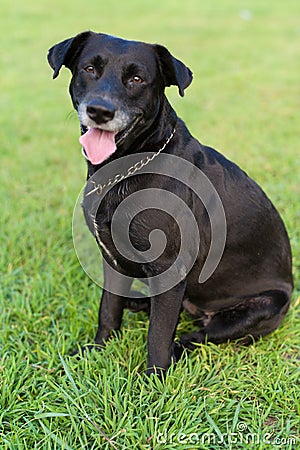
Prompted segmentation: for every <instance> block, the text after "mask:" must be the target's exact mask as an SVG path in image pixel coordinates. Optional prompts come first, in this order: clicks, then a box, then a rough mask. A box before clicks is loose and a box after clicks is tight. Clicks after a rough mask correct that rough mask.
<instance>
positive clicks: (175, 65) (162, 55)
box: [154, 45, 193, 97]
mask: <svg viewBox="0 0 300 450" xmlns="http://www.w3.org/2000/svg"><path fill="white" fill-rule="evenodd" d="M154 48H155V51H156V53H157V55H158V61H159V66H160V71H161V75H162V77H163V80H164V82H165V86H173V85H174V86H178V90H179V94H180V95H181V97H183V96H184V90H185V89H186V88H187V87H188V86H189V85H190V84H191V82H192V80H193V73H192V71H191V70H190V69H189V68H188V67H187V66H186V65H185V64H183V62H181V61H179V60H178V59H176V58H174V56H172V55H171V53H170V52H169V50H167V49H166V47H163V46H162V45H154Z"/></svg>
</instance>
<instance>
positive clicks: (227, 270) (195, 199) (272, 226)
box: [48, 31, 293, 374]
mask: <svg viewBox="0 0 300 450" xmlns="http://www.w3.org/2000/svg"><path fill="white" fill-rule="evenodd" d="M48 61H49V64H50V66H51V67H52V69H53V70H54V75H53V78H56V77H57V76H58V74H59V71H60V69H61V67H62V65H64V66H66V67H67V68H68V69H70V70H71V72H72V79H71V84H70V94H71V98H72V102H73V105H74V108H75V109H76V110H77V111H78V116H79V120H80V124H81V131H82V136H81V138H80V141H81V143H82V146H83V152H84V155H85V157H86V159H87V165H88V181H87V186H88V187H87V189H86V196H85V199H84V201H83V209H84V213H85V217H86V221H87V223H88V226H89V228H90V229H91V231H92V233H93V234H94V236H95V238H96V240H97V242H98V245H99V246H100V247H101V251H102V254H103V257H104V260H103V261H104V276H105V278H106V284H105V286H104V289H103V294H102V299H101V303H100V310H99V327H98V331H97V334H96V338H95V344H97V345H99V346H102V345H103V344H104V343H105V341H106V340H107V339H108V338H109V337H110V335H111V333H112V331H113V330H119V329H120V326H121V321H122V314H123V310H124V308H126V307H129V308H131V309H132V310H142V309H144V310H148V311H149V314H150V325H149V332H148V370H147V374H151V373H153V372H158V373H159V374H163V373H164V371H165V370H166V369H167V368H168V367H169V366H170V364H171V362H172V361H176V360H178V358H179V357H180V355H181V353H182V351H183V349H189V350H192V349H194V348H195V347H196V346H197V344H199V343H202V342H205V341H206V340H207V341H211V342H214V343H216V344H219V343H222V342H226V341H227V340H236V339H238V340H241V342H242V343H244V344H248V343H251V342H252V341H253V340H256V339H258V338H259V337H261V336H264V335H266V334H268V333H270V332H272V331H273V330H275V329H276V328H277V327H278V325H279V324H280V323H281V321H282V320H283V318H284V316H285V314H286V312H287V310H288V307H289V303H290V297H291V293H292V289H293V281H292V274H291V249H290V243H289V239H288V236H287V233H286V230H285V227H284V224H283V222H282V220H281V218H280V216H279V214H278V212H277V211H276V209H275V208H274V206H273V205H272V203H271V202H270V200H269V199H268V198H267V196H266V195H265V194H264V192H263V191H262V190H261V188H260V187H259V186H258V185H257V184H256V183H255V182H254V181H253V180H252V179H251V178H249V177H248V176H247V174H246V173H245V172H243V171H242V170H241V169H240V168H239V167H237V166H236V165H235V164H234V163H232V162H231V161H229V160H227V159H226V158H225V157H224V156H222V155H221V154H220V153H218V152H217V151H215V150H214V149H212V148H209V147H207V146H204V145H202V144H201V143H199V142H198V141H197V140H196V139H195V138H193V137H192V136H191V134H190V133H189V131H188V129H187V127H186V126H185V124H184V122H183V121H182V120H181V119H179V118H178V117H177V115H176V113H175V111H174V110H173V108H172V107H171V106H170V103H169V102H168V100H167V98H166V96H165V87H166V86H170V85H176V86H177V87H178V89H179V93H180V95H181V96H183V95H184V90H185V89H186V88H187V87H188V86H189V85H190V83H191V82H192V72H191V71H190V70H189V69H188V68H187V67H186V66H185V65H184V64H183V63H182V62H181V61H179V60H178V59H176V58H175V57H173V56H172V55H171V54H170V52H169V51H168V50H167V49H166V48H165V47H163V46H161V45H151V44H147V43H143V42H136V41H129V40H123V39H120V38H116V37H113V36H109V35H106V34H101V33H100V34H98V33H94V32H90V31H87V32H83V33H81V34H79V35H77V36H75V37H73V38H70V39H66V40H65V41H63V42H60V43H58V44H57V45H54V46H53V47H52V48H51V49H50V50H49V54H48ZM141 152H142V153H145V152H151V153H150V155H152V157H151V158H150V157H149V158H148V159H147V160H146V161H145V159H143V158H142V159H141V157H140V156H139V154H140V153H141ZM153 152H154V153H153ZM130 155H138V158H137V161H139V162H138V163H137V164H134V165H133V166H132V165H131V164H130V161H131V160H130V158H129V156H130ZM126 156H127V157H128V158H129V159H128V164H127V163H126V158H125V159H124V158H122V157H126ZM142 156H143V155H142ZM171 156H172V157H175V156H176V157H178V158H177V160H176V161H178V162H179V163H178V164H179V170H178V174H179V177H177V178H176V176H174V177H172V176H166V175H164V172H163V171H160V167H161V166H163V165H164V164H165V161H166V159H164V158H167V159H168V158H169V159H170V158H171ZM118 160H120V161H122V164H121V166H119V169H120V171H121V174H120V173H119V174H118V175H117V176H116V177H115V178H114V179H113V182H111V181H110V183H107V180H106V179H103V177H101V180H102V182H106V183H104V185H103V186H101V185H100V183H96V182H95V181H93V184H91V183H90V184H89V180H93V179H94V178H93V177H95V176H96V175H97V173H100V172H101V170H102V169H103V168H105V167H106V166H107V167H108V166H109V163H111V162H115V161H118ZM173 160H174V158H173V159H172V161H173ZM183 160H184V161H185V162H186V164H187V163H189V166H192V167H194V168H195V171H194V172H193V171H191V173H190V175H189V176H190V178H189V180H190V183H191V184H193V183H194V184H195V183H196V184H197V180H198V178H197V177H198V175H197V173H198V174H199V173H200V172H201V173H202V174H204V176H205V177H207V178H208V179H209V180H210V183H211V184H212V185H213V189H215V191H216V192H217V196H218V198H219V199H220V201H221V204H222V207H223V208H224V213H225V218H226V241H225V243H224V246H223V247H224V248H222V249H221V250H222V257H221V258H220V261H219V263H218V265H217V267H216V268H215V270H214V271H213V273H211V274H210V276H209V277H208V278H207V279H206V280H205V281H204V282H203V280H202V282H199V274H200V273H201V269H202V268H203V266H204V263H205V261H206V260H207V258H208V255H209V251H210V248H211V240H212V238H213V236H212V221H213V220H214V219H213V218H212V217H210V216H214V208H217V201H216V195H215V194H214V195H212V196H211V198H208V200H207V204H205V201H203V199H201V198H199V196H198V195H196V194H195V191H194V190H193V189H191V188H190V187H189V186H188V187H187V186H185V185H184V183H183V182H182V180H180V179H179V178H180V172H181V171H182V170H183V171H184V170H185V169H184V168H185V164H183V166H182V167H183V169H181V167H180V166H181V163H180V161H183ZM155 161H156V162H157V161H158V164H156V166H155V167H154V163H155ZM144 166H147V169H148V173H145V172H142V170H140V169H141V168H142V167H144ZM175 166H176V164H171V165H170V164H169V166H168V168H167V169H166V170H167V174H168V173H170V170H173V169H174V167H175ZM132 168H133V169H132ZM196 169H197V170H196ZM151 171H152V174H151V175H149V172H151ZM168 171H169V172H168ZM197 171H198V172H197ZM101 173H102V172H101ZM104 173H105V172H104ZM98 181H99V180H98ZM198 181H199V186H200V191H201V183H202V181H201V182H200V178H199V180H198ZM103 187H104V191H105V188H107V187H109V189H107V192H104V193H103V192H102V190H103ZM149 189H150V190H153V191H154V190H155V192H157V189H159V190H160V191H161V192H162V191H168V192H169V193H170V195H171V193H172V194H175V195H176V196H178V197H181V199H182V200H183V202H184V203H185V205H187V206H188V208H189V210H190V211H192V213H193V216H194V218H195V220H196V223H197V226H198V228H199V233H200V241H199V242H198V243H197V245H196V244H195V245H194V241H192V239H194V237H192V236H190V237H189V236H186V235H183V234H182V232H181V230H180V225H178V223H180V220H181V219H182V220H183V221H184V220H185V221H189V220H190V219H187V217H188V214H187V213H186V208H185V207H183V206H182V205H183V203H180V204H178V207H175V208H173V210H172V211H171V213H170V211H163V209H164V208H163V207H161V206H159V207H157V209H155V208H153V206H152V207H151V208H150V207H149V208H148V207H146V206H145V209H144V211H140V210H138V213H137V210H136V208H135V202H134V201H133V202H131V204H130V203H128V204H127V209H126V214H124V217H125V215H126V216H128V217H127V219H128V220H129V223H130V227H129V228H128V230H127V231H128V233H129V236H130V242H131V244H132V246H131V248H130V250H128V255H127V256H126V255H125V256H124V254H122V252H120V251H119V249H118V248H116V245H115V244H114V239H113V236H112V228H111V227H112V219H113V216H114V213H115V212H116V208H117V207H118V206H119V205H120V204H121V203H122V202H123V201H124V200H126V199H127V198H130V196H133V195H134V194H136V193H138V192H141V191H143V192H147V193H148V192H149ZM99 190H100V191H101V192H100V191H99ZM144 190H145V191H144ZM89 194H91V195H89ZM99 194H101V195H102V197H101V204H99V207H98V206H97V211H96V213H95V214H94V216H93V220H91V218H90V217H91V214H90V208H91V206H90V203H89V199H90V198H92V197H93V196H96V197H97V195H99ZM200 197H201V196H200ZM145 198H146V197H145ZM159 198H160V197H159V196H157V201H159ZM161 198H164V197H163V195H162V197H161ZM170 198H171V197H170ZM172 198H173V197H172ZM167 203H168V200H166V201H165V205H166V210H167ZM145 205H146V203H145ZM183 211H184V212H183ZM208 211H209V212H208ZM172 212H173V213H172ZM222 220H223V219H222ZM217 222H218V221H217ZM219 228H220V233H221V234H222V232H224V230H223V231H222V230H221V228H222V227H219ZM223 228H224V227H223ZM158 229H160V230H162V231H163V232H164V233H165V236H166V238H167V243H166V244H165V247H164V251H163V253H162V254H160V255H158V256H157V257H156V258H148V259H147V258H145V260H143V259H139V258H137V259H136V260H135V259H134V255H133V257H131V256H132V255H131V254H132V253H134V251H135V250H136V254H137V255H141V254H143V252H145V253H147V251H148V250H149V247H151V245H150V234H151V230H158ZM216 229H218V223H217V225H216ZM119 232H120V233H119V239H120V240H121V241H122V239H123V240H124V241H125V236H124V235H123V234H122V233H123V232H124V230H122V227H121V228H120V229H119ZM215 235H216V236H217V234H215ZM189 238H190V240H189ZM184 242H186V243H187V242H192V244H191V245H188V244H186V245H187V249H186V251H185V259H186V260H188V259H189V257H190V252H192V251H193V250H194V247H196V251H197V254H196V257H195V258H194V260H193V261H192V266H191V267H190V268H189V270H188V271H187V270H186V261H185V260H184V258H183V260H181V257H180V258H179V257H178V255H180V254H181V255H182V253H180V245H181V244H183V243H184ZM198 244H199V245H198ZM128 245H129V244H128ZM220 245H221V244H220ZM130 252H131V253H130ZM129 255H131V256H129ZM178 260H179V262H178ZM105 261H106V263H105ZM175 262H176V264H175ZM172 265H173V266H176V269H175V272H176V271H177V272H176V273H177V276H178V277H177V282H173V283H172V284H171V286H169V285H168V283H167V280H166V278H167V276H166V278H164V276H162V277H161V276H159V275H161V274H164V272H165V271H167V269H168V268H169V267H170V266H172ZM110 266H113V267H114V269H115V271H113V272H110V270H109V269H108V267H110ZM116 272H118V273H120V274H122V275H124V279H123V280H124V283H123V284H124V285H123V286H122V289H123V290H121V291H120V290H118V289H115V284H117V283H119V281H115V280H114V278H113V275H112V274H113V273H116ZM132 278H142V279H144V280H145V279H146V280H147V279H148V280H149V285H150V297H149V298H134V296H133V295H131V291H130V284H131V281H132ZM175 278H176V277H175ZM154 279H155V280H158V281H156V282H151V281H152V280H154ZM165 281H166V286H164V283H165ZM175 281H176V280H175ZM168 286H169V287H168ZM126 293H127V294H126ZM183 309H184V310H186V311H188V313H190V314H191V315H192V317H193V318H194V320H195V324H196V325H197V329H196V331H194V332H192V333H190V334H187V335H183V336H181V337H180V338H179V339H178V340H175V333H176V327H177V324H178V320H179V316H180V313H181V311H182V310H183Z"/></svg>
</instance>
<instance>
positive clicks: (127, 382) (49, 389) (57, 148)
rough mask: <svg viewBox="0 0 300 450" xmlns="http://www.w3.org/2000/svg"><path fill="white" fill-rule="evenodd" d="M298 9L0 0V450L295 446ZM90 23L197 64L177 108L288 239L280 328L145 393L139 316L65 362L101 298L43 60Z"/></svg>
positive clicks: (276, 1)
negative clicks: (81, 233) (237, 169)
mask: <svg viewBox="0 0 300 450" xmlns="http://www.w3.org/2000/svg"><path fill="white" fill-rule="evenodd" d="M245 9H250V11H251V20H244V19H242V18H241V13H242V16H245V13H243V12H242V11H244V10H245ZM299 13H300V4H299V1H298V0H287V1H285V2H282V1H280V0H273V1H272V2H261V1H260V0H253V1H252V2H240V1H238V0H228V1H227V2H225V1H224V2H217V1H211V2H208V1H207V2H203V1H201V2H200V1H198V0H187V1H185V2H174V1H171V0H163V1H158V0H153V1H151V2H139V1H137V0H128V1H127V2H120V1H119V0H107V1H106V2H104V1H103V2H100V1H95V0H90V1H89V2H88V3H86V4H82V2H79V1H78V0H73V1H72V2H67V1H66V0H59V1H58V0H54V1H51V2H50V1H45V2H41V1H37V0H28V1H26V2H20V1H19V2H17V3H16V2H12V1H8V0H4V1H3V2H2V4H1V19H0V21H1V36H2V37H1V56H0V58H1V59H0V64H1V72H0V85H1V97H0V107H1V115H0V135H1V136H0V137H1V139H0V142H1V154H0V158H1V163H0V172H1V188H0V200H1V216H0V222H1V228H0V230H1V243H2V248H1V253H0V274H1V287H0V311H1V315H0V327H1V334H0V393H1V397H0V448H1V449H14V450H17V449H30V450H31V449H38V450H40V449H49V450H50V449H51V450H53V449H72V450H75V449H89V450H91V449H113V448H117V449H118V450H121V449H158V448H161V449H172V450H173V449H198V448H199V449H221V448H224V444H223V443H222V439H221V438H222V436H223V437H224V439H225V444H226V445H227V448H230V449H239V448H241V449H244V448H249V449H250V448H255V449H262V450H265V449H274V448H286V449H296V448H299V445H300V444H299V440H297V443H294V442H293V439H294V437H295V436H297V439H298V437H299V435H298V433H299V384H298V383H299V360H300V356H299V334H300V333H299V329H300V327H299V304H300V300H299V290H300V285H299V281H300V279H299V265H300V244H299V209H298V206H297V200H299V178H298V176H299V175H298V173H297V171H298V167H299V122H298V119H299V106H300V105H299V93H300V92H299V79H300V60H299V38H300V25H299ZM246 16H247V14H246ZM89 28H90V29H93V30H95V31H103V32H108V33H110V34H116V35H120V36H123V37H126V38H133V39H140V40H146V41H150V42H159V43H162V44H165V45H166V46H167V47H169V48H170V49H171V50H172V52H173V53H174V54H175V55H176V56H177V57H178V58H180V59H182V60H183V61H184V62H186V63H187V64H188V65H189V66H190V67H191V68H192V70H193V72H194V75H195V79H194V82H193V84H192V86H191V87H190V88H189V89H188V90H187V91H186V96H185V98H184V99H180V98H179V97H178V95H177V91H176V89H173V88H172V89H169V90H168V96H169V98H170V100H171V102H172V104H173V105H174V107H175V109H176V110H177V111H178V113H179V115H180V116H181V117H183V118H184V120H185V121H186V122H187V124H188V125H189V128H190V129H191V131H192V132H193V133H194V134H195V136H197V137H198V138H199V139H200V140H201V141H202V142H205V143H207V144H209V145H211V146H214V147H216V148H218V149H220V150H221V151H222V152H223V153H224V154H225V155H226V156H227V157H229V158H231V159H233V160H234V161H235V162H237V163H238V164H240V165H241V166H242V167H243V168H244V169H245V170H246V171H247V172H248V173H249V174H250V175H251V176H252V177H253V178H255V180H256V181H257V182H259V184H261V185H262V186H263V188H264V190H265V191H266V192H267V193H268V195H269V196H270V197H271V199H272V200H273V202H274V203H275V205H276V206H277V208H278V209H279V211H280V213H281V214H282V217H283V219H284V221H285V223H286V226H287V229H288V232H289V235H290V238H291V242H292V246H293V257H294V275H295V291H294V294H293V303H292V306H291V308H290V311H289V313H288V315H287V317H286V319H285V320H284V323H283V324H282V326H281V327H280V328H279V329H278V330H277V331H276V332H275V333H273V334H272V335H270V336H268V337H266V338H264V339H262V340H261V341H259V342H257V343H255V344H254V345H252V346H251V347H249V348H242V347H241V348H239V347H237V346H236V345H235V343H230V344H226V345H220V346H216V345H211V344H209V345H201V346H200V347H199V349H198V350H197V351H195V352H194V353H193V354H191V355H190V356H189V357H188V358H185V359H183V360H182V361H180V362H179V364H178V366H177V367H176V368H172V369H171V370H170V373H169V375H168V377H167V380H166V382H165V384H164V385H161V384H160V383H159V382H158V381H155V380H154V381H152V382H150V385H147V384H146V383H145V378H144V376H143V373H144V370H145V368H146V335H147V321H146V320H145V317H144V316H143V315H142V314H137V315H133V314H130V313H127V314H126V315H125V318H124V327H123V333H122V335H121V336H119V337H116V338H115V339H114V340H112V341H111V342H110V343H109V345H107V347H106V349H105V350H104V351H103V352H102V353H101V354H98V353H92V354H90V355H89V356H88V357H87V358H85V359H83V360H81V361H76V360H74V359H72V358H70V357H69V356H68V354H69V352H70V351H71V350H72V349H73V348H74V346H75V345H76V343H78V342H81V343H86V342H91V341H92V339H93V336H94V333H95V327H96V317H97V308H98V298H99V295H100V292H99V291H100V290H99V288H98V287H97V286H95V285H93V283H92V282H91V281H90V280H89V279H88V278H87V277H86V275H85V273H84V272H83V271H82V269H81V267H80V266H79V264H78V262H77V259H76V255H75V252H74V250H73V246H72V235H71V217H72V211H73V207H74V204H75V201H76V198H77V194H78V193H79V191H80V189H81V188H82V185H83V183H84V179H85V163H84V161H83V159H82V157H81V154H80V146H79V144H78V140H77V139H78V123H77V118H76V115H75V114H74V113H72V107H71V103H70V100H69V97H68V93H67V86H68V81H69V74H68V73H67V71H62V74H61V76H60V78H59V79H58V80H56V81H55V82H53V81H52V80H51V75H52V74H51V70H50V68H49V67H48V65H47V62H46V52H47V49H48V48H49V47H50V46H51V45H53V44H54V43H56V42H58V41H60V40H62V39H64V38H66V37H68V36H72V35H74V34H76V33H77V32H79V31H82V30H85V29H89ZM188 326H189V324H188V321H187V319H185V318H184V319H183V321H182V322H181V323H180V325H179V332H184V331H185V330H187V328H188ZM205 433H208V435H205ZM235 433H237V434H235ZM230 438H231V441H230ZM197 439H198V440H199V441H198V442H197ZM247 442H248V443H247ZM253 442H254V443H253ZM225 448H226V446H225Z"/></svg>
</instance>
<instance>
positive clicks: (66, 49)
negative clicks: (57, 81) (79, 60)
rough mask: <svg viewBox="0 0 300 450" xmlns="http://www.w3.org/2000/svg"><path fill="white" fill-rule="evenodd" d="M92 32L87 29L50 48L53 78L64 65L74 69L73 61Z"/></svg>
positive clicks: (49, 60)
mask: <svg viewBox="0 0 300 450" xmlns="http://www.w3.org/2000/svg"><path fill="white" fill-rule="evenodd" d="M91 34H92V32H91V31H85V32H83V33H80V34H78V35H77V36H75V37H73V38H70V39H66V40H65V41H62V42H60V43H59V44H56V45H54V46H53V47H51V48H50V50H49V51H48V62H49V64H50V66H51V67H52V69H53V70H54V73H53V79H54V78H56V77H57V76H58V74H59V71H60V69H61V67H62V65H64V66H66V67H67V68H68V69H70V70H72V66H73V62H74V61H75V59H76V57H77V56H78V55H79V53H80V52H81V50H82V48H83V46H84V44H85V43H86V41H87V40H88V38H89V37H90V36H91Z"/></svg>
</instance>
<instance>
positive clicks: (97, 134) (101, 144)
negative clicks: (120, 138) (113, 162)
mask: <svg viewBox="0 0 300 450" xmlns="http://www.w3.org/2000/svg"><path fill="white" fill-rule="evenodd" d="M115 135H116V133H114V132H112V131H104V130H99V128H90V129H89V130H88V131H87V132H86V133H85V134H83V135H82V136H81V137H80V139H79V142H80V144H81V145H82V146H83V148H84V150H85V152H86V154H87V157H88V158H89V160H90V161H91V163H92V164H94V165H96V164H101V163H102V162H103V161H105V160H106V159H107V158H108V157H109V156H110V155H112V154H113V153H114V152H115V151H116V150H117V146H116V143H115Z"/></svg>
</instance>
